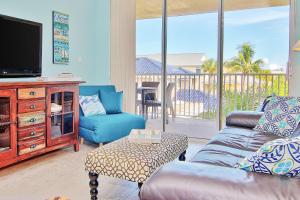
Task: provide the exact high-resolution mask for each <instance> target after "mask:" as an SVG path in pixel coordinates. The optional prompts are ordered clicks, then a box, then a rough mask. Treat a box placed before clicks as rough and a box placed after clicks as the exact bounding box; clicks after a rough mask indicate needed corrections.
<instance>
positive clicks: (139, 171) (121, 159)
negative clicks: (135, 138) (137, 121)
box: [85, 133, 188, 200]
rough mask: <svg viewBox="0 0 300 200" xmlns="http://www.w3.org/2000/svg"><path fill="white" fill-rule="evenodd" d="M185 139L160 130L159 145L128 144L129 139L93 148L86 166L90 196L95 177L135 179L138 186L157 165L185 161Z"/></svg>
mask: <svg viewBox="0 0 300 200" xmlns="http://www.w3.org/2000/svg"><path fill="white" fill-rule="evenodd" d="M187 148H188V138H187V137H186V136H184V135H178V134H171V133H163V134H162V140H161V143H160V144H139V143H131V142H129V141H128V138H127V137H125V138H123V139H120V140H117V141H115V142H112V143H110V144H107V145H104V146H102V147H99V148H97V149H95V150H94V151H92V152H90V153H89V154H88V155H87V158H86V162H85V169H86V170H87V171H88V172H89V177H90V188H91V190H90V193H91V199H92V200H94V199H97V194H98V190H97V187H98V181H97V179H98V176H99V175H105V176H111V177H115V178H120V179H125V180H128V181H133V182H137V183H138V185H139V187H141V185H142V183H143V182H144V181H145V180H146V179H147V178H148V177H149V176H150V175H151V174H152V173H153V172H154V171H155V170H156V169H157V168H158V167H160V166H162V165H164V164H166V163H168V162H170V161H173V160H175V159H176V158H177V157H178V156H179V160H181V161H184V160H185V153H186V149H187Z"/></svg>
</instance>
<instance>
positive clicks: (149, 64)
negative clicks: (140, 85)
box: [136, 57, 193, 75]
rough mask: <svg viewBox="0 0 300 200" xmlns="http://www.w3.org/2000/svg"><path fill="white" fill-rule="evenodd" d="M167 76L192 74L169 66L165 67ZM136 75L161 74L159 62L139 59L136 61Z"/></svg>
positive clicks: (143, 58)
mask: <svg viewBox="0 0 300 200" xmlns="http://www.w3.org/2000/svg"><path fill="white" fill-rule="evenodd" d="M167 73H168V74H193V72H190V71H188V70H185V69H182V68H178V67H174V66H171V65H168V66H167ZM136 74H138V75H143V74H153V75H154V74H161V62H159V61H156V60H152V59H150V58H145V57H140V58H137V59H136Z"/></svg>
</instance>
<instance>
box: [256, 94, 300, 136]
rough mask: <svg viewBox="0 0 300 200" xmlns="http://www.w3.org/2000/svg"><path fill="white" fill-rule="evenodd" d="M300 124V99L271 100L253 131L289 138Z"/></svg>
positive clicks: (281, 98)
mask: <svg viewBox="0 0 300 200" xmlns="http://www.w3.org/2000/svg"><path fill="white" fill-rule="evenodd" d="M299 122H300V97H278V96H274V97H272V98H271V100H270V103H269V104H268V106H267V107H266V110H265V112H264V114H263V116H262V117H261V118H260V120H259V121H258V125H257V126H256V127H255V130H257V131H262V132H266V133H273V134H275V135H277V136H281V137H290V136H292V134H293V133H294V131H295V129H296V128H297V126H298V124H299Z"/></svg>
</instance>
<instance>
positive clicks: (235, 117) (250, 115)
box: [226, 111, 263, 129]
mask: <svg viewBox="0 0 300 200" xmlns="http://www.w3.org/2000/svg"><path fill="white" fill-rule="evenodd" d="M262 115H263V112H256V111H236V112H232V113H230V114H229V115H228V116H227V117H226V126H238V127H244V128H251V129H252V128H254V127H255V126H256V125H257V124H258V120H259V119H260V118H261V116H262Z"/></svg>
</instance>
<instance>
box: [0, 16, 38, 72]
mask: <svg viewBox="0 0 300 200" xmlns="http://www.w3.org/2000/svg"><path fill="white" fill-rule="evenodd" d="M42 28H43V26H42V24H40V23H37V22H32V21H27V20H23V19H17V18H13V17H8V16H4V15H0V77H1V78H10V77H11V78H13V77H37V76H41V73H42Z"/></svg>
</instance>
